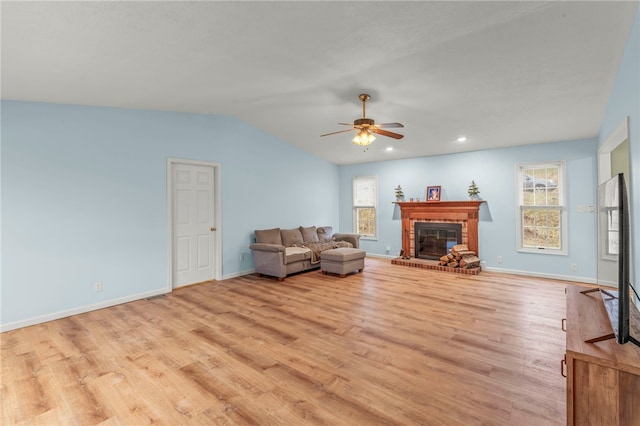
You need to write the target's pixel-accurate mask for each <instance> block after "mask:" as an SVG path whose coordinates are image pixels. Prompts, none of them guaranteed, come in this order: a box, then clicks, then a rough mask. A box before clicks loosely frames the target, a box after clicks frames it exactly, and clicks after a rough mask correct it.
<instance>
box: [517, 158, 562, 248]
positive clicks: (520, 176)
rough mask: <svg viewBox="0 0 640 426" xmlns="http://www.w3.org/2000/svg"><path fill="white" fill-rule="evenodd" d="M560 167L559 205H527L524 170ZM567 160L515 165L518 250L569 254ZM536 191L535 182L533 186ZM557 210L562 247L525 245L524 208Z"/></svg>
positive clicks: (558, 184)
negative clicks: (524, 189) (525, 200)
mask: <svg viewBox="0 0 640 426" xmlns="http://www.w3.org/2000/svg"><path fill="white" fill-rule="evenodd" d="M556 167H557V168H558V169H559V170H558V182H557V186H556V187H557V189H558V205H525V204H524V193H525V192H524V191H523V188H524V174H525V173H524V172H525V171H526V170H532V169H534V170H535V169H549V168H556ZM566 170H567V167H566V161H564V160H559V161H544V162H527V163H518V164H516V167H515V175H516V176H515V182H516V185H515V187H516V188H515V189H516V202H515V204H516V251H518V252H520V253H536V254H551V255H561V256H566V255H567V254H568V242H569V232H568V229H569V228H568V226H569V218H568V216H569V214H568V209H567V193H568V191H567V179H566ZM532 190H533V191H536V189H535V184H533V187H532ZM524 209H534V210H555V211H558V212H559V213H560V248H553V247H528V246H525V245H524V237H523V234H524V223H523V217H522V216H523V210H524Z"/></svg>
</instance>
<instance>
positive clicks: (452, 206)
mask: <svg viewBox="0 0 640 426" xmlns="http://www.w3.org/2000/svg"><path fill="white" fill-rule="evenodd" d="M482 203H484V201H426V202H424V201H423V202H420V201H418V202H416V201H409V202H396V203H395V204H397V205H398V206H400V215H401V218H402V250H403V251H404V253H405V255H411V253H412V251H411V229H412V224H413V223H414V222H416V221H418V222H419V221H434V222H437V221H438V220H442V221H453V222H460V223H466V224H467V228H468V235H467V239H468V241H467V245H468V246H469V250H473V251H475V252H476V253H478V213H479V211H480V204H482ZM478 255H479V254H478Z"/></svg>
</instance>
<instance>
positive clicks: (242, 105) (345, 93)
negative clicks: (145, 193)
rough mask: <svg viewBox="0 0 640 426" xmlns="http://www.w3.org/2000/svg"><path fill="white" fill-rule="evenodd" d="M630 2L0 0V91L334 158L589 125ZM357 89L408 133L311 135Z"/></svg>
mask: <svg viewBox="0 0 640 426" xmlns="http://www.w3.org/2000/svg"><path fill="white" fill-rule="evenodd" d="M637 6H638V2H637V1H627V2H615V1H604V2H581V1H574V2H540V1H533V2H527V1H513V2H506V1H497V2H488V1H441V2H435V1H426V2H419V1H418V2H417V1H411V2H399V1H387V2H368V1H356V2H326V1H322V2H306V1H303V2H272V1H266V2H264V1H263V2H246V1H234V2H217V1H216V2H182V1H178V2H100V1H98V2H8V1H2V3H1V10H0V12H1V14H2V98H3V99H13V100H25V101H42V102H55V103H73V104H84V105H103V106H113V107H124V108H141V109H152V110H163V111H184V112H195V113H206V114H225V115H231V116H235V117H238V118H240V119H242V120H244V121H246V122H248V123H250V124H252V125H254V126H256V127H258V128H261V129H263V130H264V131H266V132H268V133H270V134H272V135H275V136H276V137H278V138H280V139H282V140H284V141H286V142H288V143H290V144H292V145H295V146H298V147H300V148H301V149H304V150H306V151H308V152H310V153H312V154H314V155H316V156H318V157H322V158H325V159H327V160H329V161H331V162H333V163H336V164H353V163H363V162H371V161H380V160H389V159H399V158H408V157H416V156H431V155H438V154H446V153H453V152H461V151H473V150H479V149H487V148H495V147H505V146H512V145H523V144H531V143H543V142H551V141H561V140H573V139H580V138H590V137H595V136H597V134H598V130H599V126H600V123H601V121H602V117H603V114H604V111H605V107H606V102H607V99H608V95H609V93H610V91H611V87H612V84H613V80H614V78H615V73H616V71H617V69H618V66H619V64H620V60H621V57H622V53H623V50H624V46H625V43H626V41H627V38H628V36H629V31H630V27H631V25H632V23H633V18H634V16H635V13H636V10H637ZM363 92H364V93H369V94H370V95H371V100H370V101H369V102H368V103H367V116H368V117H371V118H373V119H375V120H376V122H378V123H382V122H389V121H399V122H402V123H404V125H405V128H404V129H399V133H403V134H404V135H405V138H404V139H402V140H400V141H395V140H393V139H389V138H386V137H383V136H378V139H377V140H376V141H375V142H374V143H373V144H372V145H371V146H370V147H369V149H368V150H367V151H366V152H365V151H363V149H362V148H359V147H357V146H355V145H353V144H352V143H351V138H352V137H353V134H352V133H344V134H339V135H334V136H328V137H323V138H320V137H319V135H320V134H323V133H329V132H332V131H337V130H343V129H344V127H342V126H339V125H337V123H338V122H353V120H354V119H356V118H359V117H360V116H361V113H362V109H361V104H360V101H359V100H358V94H359V93H363ZM392 130H395V129H392ZM460 135H465V136H467V138H468V140H467V142H465V143H459V142H456V139H457V137H458V136H460ZM387 146H393V147H394V148H396V150H395V151H394V152H391V153H389V152H386V151H385V150H384V148H386V147H387Z"/></svg>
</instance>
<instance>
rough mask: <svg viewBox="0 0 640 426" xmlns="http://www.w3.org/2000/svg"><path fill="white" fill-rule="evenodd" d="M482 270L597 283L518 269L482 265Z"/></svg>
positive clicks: (569, 276)
mask: <svg viewBox="0 0 640 426" xmlns="http://www.w3.org/2000/svg"><path fill="white" fill-rule="evenodd" d="M482 270H483V271H487V272H497V273H500V274H514V275H524V276H527V277H537V278H549V279H552V280H561V281H573V282H579V283H586V284H597V283H598V281H597V280H596V279H595V278H587V277H574V276H572V275H560V274H547V273H544V272H533V271H520V270H518V269H503V268H493V267H489V266H484V265H483V266H482Z"/></svg>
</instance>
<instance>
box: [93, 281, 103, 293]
mask: <svg viewBox="0 0 640 426" xmlns="http://www.w3.org/2000/svg"><path fill="white" fill-rule="evenodd" d="M94 286H95V288H96V291H102V281H96V283H95V284H94Z"/></svg>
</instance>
